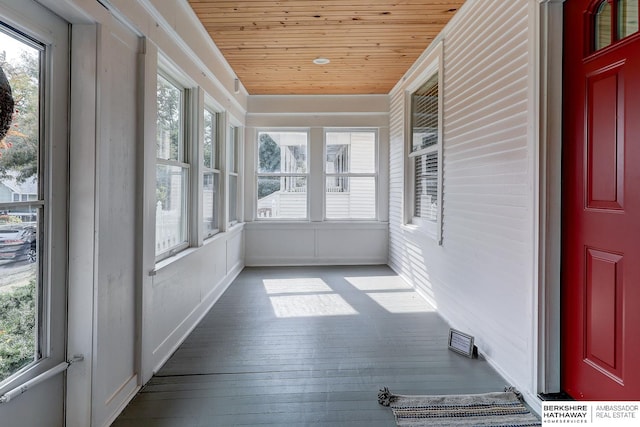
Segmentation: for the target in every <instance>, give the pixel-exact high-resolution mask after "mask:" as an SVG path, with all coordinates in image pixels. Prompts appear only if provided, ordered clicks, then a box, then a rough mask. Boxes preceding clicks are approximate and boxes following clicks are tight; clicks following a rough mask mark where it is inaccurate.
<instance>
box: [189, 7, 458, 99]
mask: <svg viewBox="0 0 640 427" xmlns="http://www.w3.org/2000/svg"><path fill="white" fill-rule="evenodd" d="M463 2H464V0H451V1H442V0H396V1H382V0H347V1H342V0H317V1H311V0H280V1H268V0H243V1H218V0H189V3H190V4H191V7H192V8H193V10H194V12H195V13H196V15H197V16H198V18H199V19H200V20H201V22H202V23H203V25H204V27H205V29H206V30H207V32H208V33H209V35H210V36H211V38H212V39H213V41H214V42H215V43H216V45H217V46H218V48H219V49H220V51H221V52H222V54H223V55H224V56H225V59H226V60H227V62H228V63H229V64H230V65H231V67H232V68H233V69H234V71H235V72H236V74H237V75H238V78H239V79H240V80H241V81H242V84H243V85H244V86H245V88H246V89H247V90H248V92H249V93H250V94H274V95H275V94H318V93H323V94H386V93H388V92H389V91H390V90H391V89H392V88H393V86H394V85H395V84H396V83H397V81H398V80H399V79H400V78H401V77H402V75H403V74H404V73H405V72H406V70H408V69H409V67H411V65H412V64H413V63H414V62H415V60H416V59H417V58H418V57H419V56H420V54H421V53H422V52H424V50H425V49H426V48H427V47H428V46H429V43H431V41H432V40H433V39H434V38H435V37H436V36H437V35H438V33H439V32H440V31H441V30H442V28H443V27H444V25H446V23H447V22H448V21H449V19H451V17H452V16H453V15H454V13H455V11H456V10H457V9H459V8H460V6H461V5H462V3H463ZM319 56H322V57H326V58H329V59H330V60H331V63H330V64H327V65H321V66H318V65H315V64H312V63H311V61H312V60H313V59H314V58H317V57H319Z"/></svg>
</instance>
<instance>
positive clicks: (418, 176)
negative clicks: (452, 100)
mask: <svg viewBox="0 0 640 427" xmlns="http://www.w3.org/2000/svg"><path fill="white" fill-rule="evenodd" d="M440 75H441V73H440V72H437V71H436V72H434V73H433V74H432V75H431V76H430V77H429V78H428V79H427V80H426V82H425V83H424V84H423V85H422V86H420V87H419V88H418V89H417V90H415V91H414V92H413V93H411V95H410V132H409V135H410V138H409V145H410V146H409V159H408V160H409V170H410V171H411V172H410V174H411V179H410V180H409V181H410V182H411V186H410V188H409V189H408V190H409V191H408V193H409V197H408V199H409V200H410V203H409V206H410V207H411V209H412V212H411V215H410V216H411V222H412V223H413V224H414V225H417V226H422V227H424V229H425V231H427V232H428V233H429V234H431V235H432V236H433V237H434V238H436V239H437V240H438V242H440V241H441V228H442V225H441V224H442V218H441V212H442V210H441V205H442V190H441V188H442V185H441V182H442V144H441V133H442V126H441V102H442V99H441V96H440V90H439V88H440V86H441V84H440Z"/></svg>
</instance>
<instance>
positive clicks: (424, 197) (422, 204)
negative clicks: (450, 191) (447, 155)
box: [414, 153, 438, 221]
mask: <svg viewBox="0 0 640 427" xmlns="http://www.w3.org/2000/svg"><path fill="white" fill-rule="evenodd" d="M415 162H416V164H415V212H414V214H415V216H416V217H419V218H424V219H427V220H429V221H436V220H437V219H438V153H430V154H423V155H422V156H418V157H416V158H415Z"/></svg>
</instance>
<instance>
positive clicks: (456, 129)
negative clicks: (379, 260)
mask: <svg viewBox="0 0 640 427" xmlns="http://www.w3.org/2000/svg"><path fill="white" fill-rule="evenodd" d="M529 22H530V17H529V2H528V1H526V0H517V1H510V2H504V3H502V2H501V4H500V7H498V8H497V7H495V2H493V1H491V0H472V1H469V2H467V3H465V6H464V7H463V8H462V9H461V10H460V12H459V14H458V15H457V16H456V19H455V20H453V21H452V23H451V24H450V25H449V26H448V27H446V28H445V30H444V32H443V34H442V40H443V43H444V53H443V64H444V75H443V77H444V84H443V92H444V95H443V96H444V112H443V114H444V115H443V120H444V132H443V138H444V142H443V144H444V145H443V175H444V177H443V194H444V196H443V244H442V246H438V245H437V244H436V242H435V241H434V240H433V239H431V238H429V237H428V236H426V235H425V234H423V233H421V232H420V231H419V230H413V229H411V228H407V227H404V226H403V218H404V213H403V209H404V207H403V198H404V190H405V189H404V162H405V150H404V131H405V128H404V126H405V122H404V117H405V111H404V96H405V95H404V92H405V90H406V88H407V87H409V86H413V85H414V84H415V83H416V81H415V80H414V79H413V78H412V77H409V78H408V79H407V80H406V81H405V82H403V83H402V84H399V85H398V86H397V87H396V88H395V89H394V91H393V92H392V93H391V116H390V144H391V146H390V188H389V194H390V204H389V221H390V224H389V230H390V241H389V248H390V253H389V264H390V265H391V266H392V267H393V268H394V269H395V270H396V271H398V272H399V273H400V274H402V275H403V276H405V277H406V278H407V279H409V280H410V281H411V283H412V284H413V285H415V286H416V287H417V288H418V289H420V290H421V291H422V292H423V293H424V294H425V295H427V296H428V297H429V298H430V299H431V300H432V302H433V303H434V304H435V305H437V306H438V309H439V310H440V312H441V313H442V314H443V315H444V316H445V318H447V319H448V320H449V321H450V322H451V323H452V326H454V327H457V328H460V329H463V330H465V331H468V332H470V333H471V334H473V335H474V336H475V337H476V341H477V344H478V346H479V348H480V350H481V351H482V352H484V353H485V354H486V355H487V356H488V357H489V358H490V360H491V361H492V362H493V363H494V364H495V365H496V366H497V367H498V368H499V369H500V370H501V372H502V373H503V374H505V375H506V376H507V379H509V380H511V381H514V382H515V383H516V384H514V385H516V386H518V387H520V388H522V389H526V390H529V391H532V392H533V391H534V390H533V379H532V376H531V371H532V369H531V364H532V363H533V348H534V342H535V339H534V337H533V333H532V331H533V329H534V323H533V312H532V310H533V308H532V307H533V296H532V295H533V289H534V286H533V279H532V272H533V265H532V263H533V261H532V260H533V247H534V244H533V224H534V213H533V206H534V205H533V200H534V195H533V190H532V182H533V172H532V170H531V169H532V168H531V164H532V156H533V153H532V149H531V147H532V143H531V141H530V138H529V128H530V116H531V112H530V111H529V108H530V105H531V99H530V98H529V97H530V95H529V94H530V92H531V87H530V85H531V81H532V80H531V76H530V73H531V72H532V67H531V66H530V64H529V58H530V51H529V46H530V43H529V39H528V34H529V28H528V25H529ZM426 66H428V63H427V61H426V60H425V62H424V63H417V64H416V65H415V67H414V68H415V70H414V73H413V76H415V75H419V74H420V71H421V70H422V69H424V67H426ZM525 361H526V363H524V362H525Z"/></svg>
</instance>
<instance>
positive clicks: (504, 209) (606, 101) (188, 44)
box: [0, 0, 640, 426]
mask: <svg viewBox="0 0 640 427" xmlns="http://www.w3.org/2000/svg"><path fill="white" fill-rule="evenodd" d="M613 4H616V5H621V6H616V8H617V9H616V8H614V9H613V10H614V11H615V10H617V11H619V12H620V11H622V12H620V13H621V15H620V16H616V17H615V18H616V19H614V18H612V9H611V8H612V5H613ZM41 5H45V6H46V7H49V8H51V10H53V12H55V14H54V13H52V12H51V11H49V10H43V9H44V8H43V7H42V6H41ZM23 7H24V8H26V10H22V9H21V8H23ZM585 11H587V12H588V13H584V12H585ZM43 16H44V17H43ZM61 17H62V18H61ZM0 20H2V21H3V22H4V21H5V20H6V21H8V22H9V24H10V27H11V28H17V29H19V30H20V31H21V33H19V37H23V36H22V35H20V34H22V33H27V34H29V35H30V36H32V37H34V39H36V38H37V37H39V38H40V39H42V41H43V43H45V44H47V43H48V44H49V45H55V46H58V45H61V44H62V43H66V41H67V40H69V39H71V46H70V47H69V49H61V51H59V52H58V53H59V55H58V56H57V57H56V56H54V59H56V60H58V59H59V60H60V62H61V63H62V64H65V66H66V64H69V63H70V64H71V74H72V75H73V78H72V79H70V78H68V76H65V78H62V79H60V81H59V82H58V83H59V84H54V85H51V89H52V90H54V91H56V90H58V91H59V92H54V95H52V97H53V98H54V99H53V100H52V102H51V103H52V104H54V105H62V106H66V105H69V106H70V110H69V111H70V112H69V115H70V117H67V116H66V115H65V114H63V115H62V116H61V117H58V116H56V117H57V119H56V120H54V121H53V125H52V129H53V130H54V131H58V136H60V138H58V139H56V140H55V144H52V147H51V149H50V151H49V152H47V156H46V159H43V161H45V160H46V161H47V162H49V163H48V164H49V165H51V166H52V167H51V168H50V169H45V170H46V171H47V173H48V175H46V176H45V178H46V179H47V180H48V181H47V182H48V183H49V184H50V185H49V186H48V187H46V188H47V193H46V194H47V195H53V196H52V197H48V198H46V199H44V200H43V201H42V203H43V204H46V203H50V204H51V209H50V210H49V212H52V217H51V218H48V219H49V220H50V223H48V224H47V226H48V228H47V231H48V232H49V233H50V235H47V236H45V238H46V239H49V240H47V241H48V242H50V243H52V244H53V243H55V247H53V246H52V248H53V250H51V251H50V253H49V256H50V258H48V259H47V260H48V262H47V263H46V264H44V265H46V267H47V268H49V270H47V271H48V272H50V273H51V274H50V276H47V277H46V278H47V280H49V282H48V283H54V284H56V285H59V286H53V287H51V290H52V292H53V293H52V294H51V295H48V296H49V297H50V298H49V301H48V302H50V303H51V304H49V305H48V306H47V308H48V309H50V310H51V313H53V314H51V316H52V318H53V320H54V321H55V322H57V323H55V327H52V328H51V329H50V330H48V331H47V332H49V335H48V336H47V339H48V340H50V342H49V343H50V346H49V347H48V348H47V349H46V350H47V351H48V352H49V353H47V354H48V355H49V356H48V357H47V360H46V363H45V364H43V365H41V366H40V365H38V366H36V367H35V368H34V369H31V370H27V371H26V372H24V373H22V375H23V376H21V377H20V378H19V379H18V380H15V382H14V383H12V384H10V385H6V386H4V387H5V389H9V388H11V387H10V386H16V387H17V386H18V385H20V384H22V383H23V382H24V381H25V380H26V379H27V378H29V376H31V377H33V376H35V375H36V374H38V373H42V372H44V371H46V370H47V369H50V368H52V369H56V368H57V369H61V370H64V369H65V366H64V365H65V362H64V361H65V360H66V359H67V358H68V357H72V356H73V355H76V354H81V355H83V356H84V361H83V362H82V364H78V365H75V366H74V365H72V367H71V368H70V369H69V370H68V371H67V374H66V376H64V377H63V376H61V375H57V376H55V377H54V378H52V379H50V380H48V382H45V383H42V384H41V385H39V386H38V387H35V388H33V389H31V390H29V391H28V392H27V393H25V394H24V395H23V396H20V397H19V399H20V400H18V399H16V401H15V402H10V403H11V404H9V405H5V404H2V405H0V420H1V422H2V423H3V425H4V422H5V420H7V421H6V424H7V425H23V426H32V425H33V426H35V425H38V426H43V425H45V426H46V425H47V424H46V423H47V422H49V423H50V424H48V425H52V426H56V425H57V424H56V421H57V420H60V419H62V417H64V416H66V419H67V420H68V423H69V425H70V426H89V425H91V426H103V425H108V424H109V423H110V422H111V421H112V420H113V419H115V417H116V416H117V415H118V413H119V412H120V411H121V410H122V408H124V406H125V405H126V404H127V402H128V401H129V400H130V399H131V398H132V397H133V396H134V395H135V393H136V391H137V390H139V388H140V387H141V386H142V385H144V384H145V383H146V382H147V381H148V380H149V379H150V378H151V376H152V375H153V373H154V372H156V371H157V370H158V369H159V367H161V366H162V365H163V363H164V362H166V361H167V360H168V358H169V357H170V356H171V354H172V353H173V351H174V350H175V349H176V348H177V347H178V346H179V345H180V343H182V341H183V340H184V339H185V337H186V336H187V335H188V333H189V332H190V331H191V330H192V329H193V328H194V327H195V325H197V323H198V321H199V320H200V319H201V318H202V317H203V316H204V314H205V313H206V312H207V310H208V309H209V308H210V307H211V306H212V305H213V304H214V303H215V302H216V301H217V299H218V298H219V296H220V295H221V294H222V292H223V291H224V290H225V288H226V287H227V286H228V285H229V284H230V283H231V282H232V280H233V279H234V278H235V277H236V276H237V274H238V273H239V272H240V271H241V270H242V269H243V268H244V267H245V266H258V265H318V264H388V265H390V266H391V267H392V268H393V269H394V270H395V271H396V272H398V273H399V274H400V275H402V277H404V278H405V279H406V280H407V281H408V283H410V284H411V285H412V286H414V287H415V288H416V289H417V290H418V291H419V292H421V293H422V294H423V295H424V297H425V298H426V299H428V300H429V301H431V302H432V303H434V305H435V306H436V307H437V309H438V311H439V312H440V313H441V314H442V315H443V316H444V318H445V319H446V320H447V321H448V322H449V323H450V324H451V326H452V327H455V328H457V329H460V330H463V331H466V332H468V333H470V334H472V335H473V336H474V337H475V339H476V344H477V345H478V347H479V350H480V352H481V354H482V355H483V356H484V357H485V358H486V359H487V360H488V361H489V363H490V364H491V365H492V366H493V367H495V368H496V370H497V371H498V372H499V373H500V374H501V375H502V376H503V377H504V378H505V379H506V381H507V382H508V383H509V384H510V385H512V386H515V387H516V388H518V389H519V390H520V391H521V392H522V393H523V395H524V397H525V399H526V400H527V402H528V403H529V404H530V405H531V406H532V407H533V408H534V409H536V410H540V407H541V404H542V400H541V398H540V397H539V394H541V393H542V394H544V393H557V392H561V391H568V392H570V393H571V395H572V396H573V397H575V398H576V399H589V400H606V399H619V400H640V370H639V369H638V368H637V367H638V366H640V359H639V355H640V344H639V340H638V339H637V337H638V336H640V330H639V328H640V326H639V325H640V310H638V309H637V307H638V305H640V287H639V286H638V283H640V266H639V265H638V264H639V263H638V262H637V260H638V259H639V257H640V243H639V242H638V239H637V236H638V235H639V233H640V223H639V222H638V221H640V208H639V206H640V200H639V199H638V197H640V188H639V187H640V184H639V182H640V180H639V178H638V172H637V170H638V168H636V167H635V165H637V164H638V163H639V162H640V150H639V149H638V146H639V145H638V144H637V141H640V121H639V120H637V117H638V116H639V114H640V108H639V107H638V103H637V99H638V93H640V32H639V31H638V2H637V1H631V0H629V1H616V2H613V1H606V0H604V1H595V0H594V1H591V0H566V1H561V0H509V1H495V0H468V1H467V2H465V3H464V5H463V6H462V8H461V9H460V10H459V11H458V12H457V13H456V15H455V17H454V18H453V19H452V20H451V21H450V22H449V24H448V25H447V26H446V27H445V28H444V30H443V31H442V33H441V34H440V35H439V36H438V37H437V39H436V40H435V41H434V42H433V43H432V45H431V46H430V47H429V48H428V49H427V50H426V51H425V52H424V53H423V54H422V55H421V56H420V58H419V59H418V60H417V61H416V62H415V64H414V65H413V67H412V68H411V69H410V70H409V71H408V72H407V73H406V74H405V75H404V76H403V78H402V79H400V81H398V82H397V84H396V85H395V87H394V88H393V90H392V91H391V92H390V93H389V94H382V95H358V96H346V95H344V96H343V95H298V96H288V95H274V96H269V95H249V94H247V93H246V92H244V91H242V90H240V89H239V90H237V91H236V90H235V88H234V82H235V81H236V80H235V79H236V77H235V75H234V73H233V72H232V70H231V69H230V67H229V66H228V64H226V62H225V60H224V58H223V57H222V55H221V53H220V51H219V50H218V49H217V47H216V46H215V45H213V43H212V42H211V40H210V39H209V38H208V35H207V34H206V32H205V31H204V29H203V28H202V26H201V23H200V22H199V21H197V19H196V17H195V15H194V14H193V11H192V10H191V9H189V7H188V5H187V4H186V1H172V2H167V1H164V0H109V1H102V0H101V1H95V0H39V2H38V3H37V4H36V3H35V2H32V1H31V0H28V1H25V0H0ZM67 21H68V22H70V23H71V26H68V23H67ZM47 25H51V26H54V25H55V26H56V27H57V28H62V31H63V36H61V37H58V38H56V37H55V36H54V35H53V34H54V32H53V31H49V30H45V27H46V26H47ZM612 25H617V26H619V27H620V28H611V26H612ZM67 28H71V31H72V35H73V37H71V38H69V37H68V33H66V31H67ZM614 30H615V31H614ZM7 31H9V30H7ZM36 36H37V37H36ZM65 52H71V54H70V55H71V57H70V58H67V57H66V56H65ZM54 65H55V64H54V63H53V62H52V64H51V66H52V67H53V66H54ZM563 65H564V68H563ZM159 73H162V74H163V75H165V74H167V75H170V76H171V77H172V79H171V82H172V83H174V84H175V85H176V87H179V90H181V91H182V93H183V94H184V95H185V99H186V101H185V102H184V103H183V104H184V105H186V106H187V107H188V108H186V107H185V114H186V115H185V116H184V117H183V116H180V117H181V119H180V123H179V124H178V125H177V127H178V128H180V129H181V130H184V128H186V129H188V130H189V131H186V132H184V135H183V136H184V140H185V141H192V145H191V146H190V145H189V144H184V145H181V146H179V147H178V149H180V150H182V152H181V155H180V156H178V157H177V158H176V159H173V158H171V159H164V158H162V157H161V156H158V157H156V155H157V154H158V151H157V147H156V133H155V126H156V124H155V123H156V119H157V117H156V89H157V84H156V83H157V76H158V74H159ZM67 82H70V85H71V87H69V88H67V87H66V86H65V84H66V83H67ZM67 89H68V90H67ZM69 93H70V94H71V95H70V99H67V98H66V96H67V94H69ZM430 93H431V94H435V93H437V94H438V96H437V98H436V97H435V96H434V95H429V94H430ZM412 97H413V98H414V99H412ZM436 99H437V101H436ZM413 101H415V102H413ZM422 101H425V102H424V103H423V102H422ZM427 101H429V102H427ZM430 101H433V102H430ZM563 107H564V110H563ZM205 108H208V109H210V110H211V111H213V112H215V113H216V115H217V117H218V123H219V124H220V126H219V127H220V129H222V130H221V131H220V138H219V139H220V140H219V141H218V144H219V148H220V151H219V153H220V155H221V157H222V158H224V159H225V162H226V164H225V165H222V166H212V170H213V169H215V172H212V173H216V174H217V173H220V176H221V178H220V182H221V184H220V188H221V193H222V195H221V197H220V200H221V206H222V207H221V209H220V220H219V224H217V225H219V231H220V232H219V233H217V234H216V235H215V236H213V237H211V238H210V239H205V238H204V237H203V234H202V231H201V227H200V224H201V223H202V222H203V216H204V218H205V219H206V220H208V218H210V217H211V215H210V214H209V215H208V216H207V214H204V213H203V210H204V209H203V201H206V200H207V198H206V197H207V196H203V195H201V192H202V190H203V187H206V186H207V185H209V184H208V182H209V181H207V180H206V179H202V176H201V175H200V171H201V165H202V160H201V159H200V158H197V156H195V157H194V153H196V154H197V150H195V149H194V150H191V151H190V150H189V149H190V148H193V147H195V146H197V145H198V141H199V140H198V138H197V136H198V135H199V134H201V133H202V132H201V129H200V128H197V126H195V125H193V124H194V123H198V120H197V118H194V117H195V116H189V115H188V112H189V111H196V112H198V114H199V112H200V111H202V110H204V109H205ZM61 111H65V109H64V108H60V109H57V110H56V109H54V112H53V113H57V114H61ZM198 117H199V115H198ZM429 117H430V120H432V121H429V122H428V123H427V124H424V125H423V124H420V123H422V122H421V118H429ZM67 123H70V124H71V125H70V129H69V132H67V128H66V124H67ZM191 125H193V126H191ZM336 128H338V129H375V130H376V132H377V151H376V155H375V163H374V164H375V168H374V169H375V170H374V172H371V176H369V175H367V176H366V178H367V179H368V180H369V181H370V182H374V185H373V188H371V187H367V188H364V189H362V190H361V194H365V196H364V199H366V200H367V201H368V202H369V203H370V205H369V206H368V207H367V212H368V213H370V212H371V211H372V210H373V212H374V214H373V215H370V216H369V217H368V218H367V219H365V220H363V219H362V218H358V221H351V220H344V219H343V218H340V217H341V216H342V215H343V213H342V211H340V212H338V211H336V212H337V213H336V215H335V217H333V218H332V217H331V215H327V210H326V209H327V208H329V210H330V211H331V206H332V204H333V203H334V202H337V201H338V200H339V199H340V198H343V199H345V200H342V201H341V202H340V203H339V206H341V207H345V209H346V208H348V207H349V206H351V205H353V204H354V201H353V200H350V199H347V198H348V197H351V196H350V195H352V194H353V193H354V190H355V189H356V185H355V184H354V182H353V181H352V180H349V181H348V180H346V179H342V178H343V177H341V176H335V175H332V176H330V177H328V179H327V177H326V176H325V174H331V173H334V174H337V175H340V171H341V170H343V168H345V167H346V166H347V165H348V166H349V167H350V168H352V171H353V168H356V165H355V164H354V163H353V158H354V153H355V151H356V150H357V149H358V148H357V145H356V143H355V142H354V141H351V142H350V143H348V144H347V143H345V144H343V145H340V144H338V145H336V146H335V147H333V148H331V149H329V150H327V151H325V149H324V147H325V134H326V132H328V131H330V130H332V129H336ZM264 129H297V130H299V129H305V132H306V133H307V135H308V138H309V144H308V159H309V168H308V170H305V171H304V172H300V173H301V174H303V175H304V176H305V177H307V178H308V183H307V185H306V186H304V187H296V186H295V185H293V184H294V183H293V182H287V181H286V180H285V181H283V182H282V184H281V189H280V190H279V191H277V192H274V193H272V194H271V195H269V196H266V197H263V198H261V199H260V200H258V197H257V194H256V193H257V181H256V177H257V176H258V171H256V165H257V164H258V162H257V161H256V156H257V153H256V151H257V150H256V149H255V148H256V141H257V135H258V133H259V132H261V131H262V130H264ZM563 132H564V133H563ZM415 135H419V138H416V140H415V141H416V142H415V143H414V139H413V138H412V136H415ZM435 135H437V137H435ZM190 138H191V139H190ZM67 140H68V141H69V147H67V146H66V145H65V144H66V141H67ZM180 144H182V142H180ZM283 151H284V152H285V153H286V152H287V150H283ZM167 157H168V156H167ZM285 157H286V156H285ZM283 160H284V159H283ZM223 163H224V162H223ZM158 165H162V166H163V167H165V168H166V169H167V170H171V172H172V174H173V175H172V179H174V181H172V182H171V184H170V186H171V188H172V191H171V194H172V197H175V198H176V201H175V204H174V203H173V202H172V203H171V204H170V205H166V206H163V205H162V204H157V200H156V197H157V196H156V194H157V187H156V185H157V178H156V172H157V169H156V168H157V166H158ZM350 173H351V172H350ZM353 175H354V176H355V177H360V176H358V175H361V176H364V175H366V174H358V173H354V174H353ZM354 176H351V177H350V178H353V177H354ZM203 181H204V183H203ZM289 184H291V185H289ZM3 188H4V189H5V194H7V197H9V198H10V199H11V200H13V197H14V196H13V194H19V196H18V197H20V198H22V197H23V194H27V197H30V196H29V194H31V193H28V192H26V191H23V190H24V189H23V190H20V189H19V188H17V187H16V188H10V186H4V187H3ZM294 188H296V190H293V189H294ZM298 188H303V189H304V190H298ZM17 190H19V191H17ZM217 194H218V193H216V195H217ZM303 194H304V200H305V215H304V217H303V218H302V219H300V218H298V220H296V221H291V220H283V221H267V220H261V219H262V218H261V217H262V216H263V215H262V214H261V213H264V217H269V216H272V217H273V216H275V215H274V210H278V212H279V215H280V216H285V215H284V214H283V212H284V213H285V214H286V213H287V212H293V210H294V207H292V205H293V204H292V205H291V206H289V205H287V203H288V202H286V198H287V197H291V198H292V199H295V198H296V197H301V196H302V195H303ZM356 204H357V205H359V206H362V203H360V202H358V203H356ZM47 207H49V205H47ZM163 209H175V210H176V213H175V215H174V213H173V212H171V215H169V216H168V222H170V223H171V226H170V227H169V228H171V227H174V226H175V227H177V226H178V225H179V226H181V227H182V226H183V225H184V229H186V235H180V236H179V238H177V240H175V239H174V235H171V236H169V235H167V236H165V237H162V233H161V231H162V230H164V229H163V228H162V230H161V231H158V230H157V229H156V226H157V224H156V218H159V217H160V216H161V215H162V214H166V212H162V210H163ZM178 209H182V210H180V212H178V211H177V210H178ZM335 209H336V210H337V209H338V208H335ZM267 212H269V213H267ZM156 215H158V216H156ZM345 215H346V214H345ZM158 222H159V221H158ZM163 239H164V240H163ZM156 240H158V241H159V240H163V244H165V243H166V245H167V247H169V248H173V252H171V253H168V256H167V257H166V258H163V259H157V258H156V254H157V252H156V243H157V242H156ZM174 240H175V241H174ZM43 262H44V261H43ZM65 285H66V286H65ZM56 304H57V305H56ZM56 310H57V311H56ZM245 312H247V313H250V310H245ZM249 315H250V314H249ZM56 334H57V335H56ZM399 357H401V355H399ZM61 365H62V368H60V366H61Z"/></svg>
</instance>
